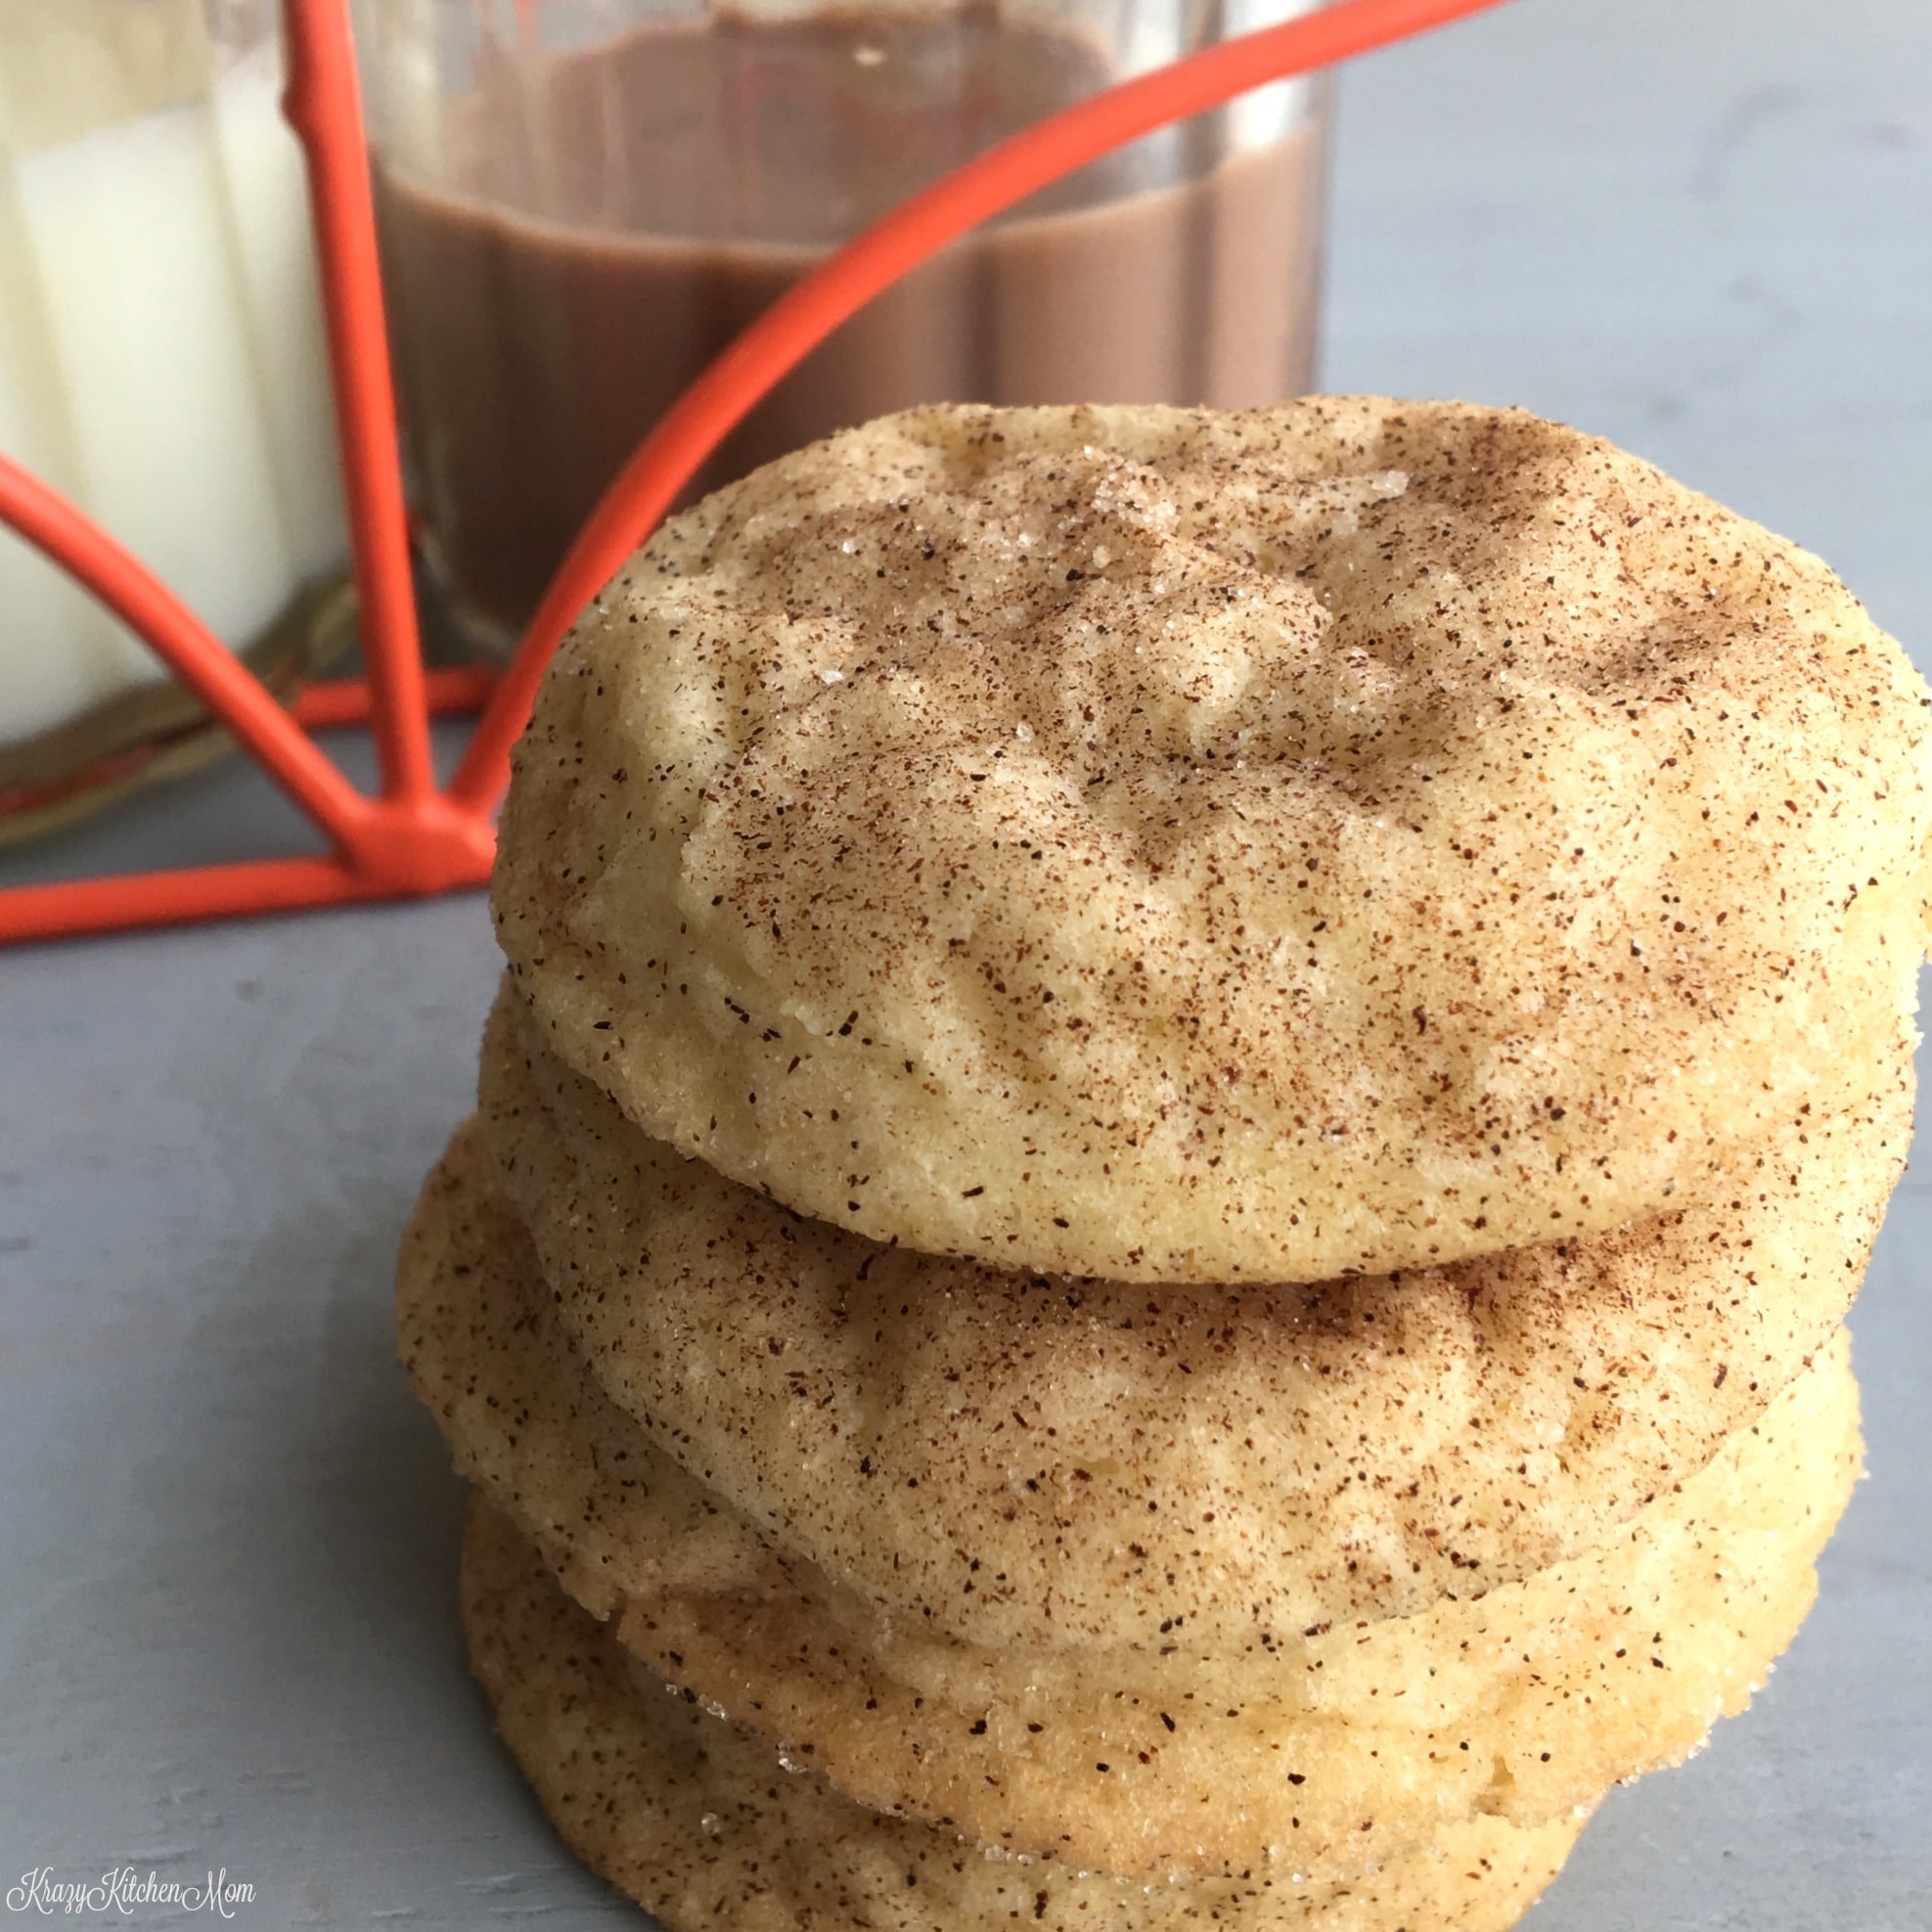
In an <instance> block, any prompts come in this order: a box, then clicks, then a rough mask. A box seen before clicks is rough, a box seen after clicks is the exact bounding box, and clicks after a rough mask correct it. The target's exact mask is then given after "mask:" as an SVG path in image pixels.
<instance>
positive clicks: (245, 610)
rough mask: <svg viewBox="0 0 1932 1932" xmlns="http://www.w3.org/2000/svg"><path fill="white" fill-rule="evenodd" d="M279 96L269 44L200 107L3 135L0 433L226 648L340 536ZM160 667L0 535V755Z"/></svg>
mask: <svg viewBox="0 0 1932 1932" xmlns="http://www.w3.org/2000/svg"><path fill="white" fill-rule="evenodd" d="M5 51H6V50H5V48H4V47H0V58H4V55H5ZM279 88H280V76H279V69H278V64H277V61H276V58H275V55H274V50H273V49H272V48H267V47H263V48H260V49H258V50H256V51H255V52H254V53H252V54H250V55H248V56H247V57H246V58H245V59H243V60H242V61H240V62H238V63H236V64H234V65H232V66H230V67H226V68H225V69H224V70H223V71H222V72H221V73H220V74H219V75H218V76H216V77H215V78H214V79H213V80H212V83H211V85H210V86H209V87H208V88H207V89H205V90H204V91H203V92H202V94H201V96H200V98H195V99H189V100H185V101H179V102H177V103H176V104H175V105H171V106H167V107H162V108H158V109H156V110H154V111H152V112H146V113H142V114H140V115H138V116H136V117H134V118H132V119H125V120H119V121H116V122H113V123H112V124H110V125H107V126H100V127H93V128H90V129H88V130H87V131H86V132H84V133H81V134H79V135H78V136H76V137H75V138H72V139H69V140H65V141H59V142H56V143H53V144H51V145H42V146H36V147H31V148H25V149H23V150H19V151H17V150H15V149H14V148H13V147H12V145H11V144H9V143H8V142H7V140H6V134H7V130H5V129H4V128H0V447H3V448H5V450H6V451H7V453H8V454H9V455H10V456H12V457H13V458H15V460H16V461H18V462H21V463H22V464H23V465H24V466H25V467H26V468H27V469H29V470H31V471H33V472H36V473H37V474H39V475H40V476H42V477H44V478H45V479H46V480H47V481H48V482H49V483H51V484H53V485H54V486H55V487H56V488H57V489H60V490H62V491H63V492H64V493H66V494H67V495H68V496H70V497H71V498H72V499H73V500H74V501H75V502H77V503H78V504H79V506H80V507H81V508H82V509H83V510H86V511H87V512H88V513H89V514H91V515H92V516H94V517H96V518H97V519H98V520H99V521H100V522H101V523H102V524H103V525H104V526H105V527H106V528H107V529H108V530H110V531H111V532H112V534H113V535H114V536H116V537H118V538H119V539H120V540H121V541H122V542H123V543H125V544H126V545H127V546H128V547H129V548H130V549H131V550H133V551H134V552H135V554H136V555H137V556H139V557H140V558H141V559H142V560H143V561H144V562H147V563H148V564H149V565H150V566H151V567H152V568H153V569H154V570H155V571H156V572H157V574H158V575H159V576H160V577H161V578H162V579H163V581H165V582H166V583H167V584H168V585H169V587H170V588H171V589H173V590H174V591H176V592H177V593H178V594H179V595H180V596H181V597H182V598H183V599H185V600H186V602H187V603H188V604H189V605H190V606H191V607H193V608H194V609H195V610H196V611H198V612H199V613H200V615H201V616H202V618H203V619H204V620H205V621H206V622H207V624H208V625H209V626H210V627H211V628H212V629H213V630H214V631H215V633H216V634H217V635H218V636H219V637H221V638H222V639H223V640H224V641H225V642H226V643H227V644H229V645H230V646H231V647H237V648H239V647H241V646H245V645H247V644H248V643H250V642H251V641H252V640H253V639H254V638H256V637H257V636H259V635H260V634H261V633H262V632H263V631H264V630H265V629H266V628H267V627H268V626H269V625H270V624H271V623H273V621H274V620H275V618H276V617H277V616H278V615H279V614H280V613H281V612H282V611H283V610H284V609H285V608H286V607H288V605H289V604H290V602H291V600H292V598H293V597H294V596H295V594H296V593H297V592H298V591H299V590H300V589H301V588H302V587H303V585H305V584H307V583H310V582H313V581H315V580H316V579H317V578H319V577H322V576H325V575H327V574H330V573H332V572H333V571H334V570H335V569H336V568H337V567H338V566H339V564H340V562H341V559H342V556H343V553H344V547H345V545H344V537H343V529H342V513H341V508H340V497H339V484H338V481H337V465H336V449H335V430H334V421H333V417H332V415H331V412H330V404H329V393H328V376H327V367H326V363H325V360H324V357H323V348H322V334H321V324H320V317H319V314H318V310H317V302H316V289H315V269H314V260H313V253H312V249H311V247H310V241H309V229H308V214H307V203H306V199H305V188H304V176H303V172H302V165H301V157H300V150H299V148H298V147H297V145H296V143H295V141H294V137H293V136H292V133H291V132H290V131H289V129H288V127H287V126H286V124H285V123H284V122H283V121H282V119H281V117H280V112H279V107H278V93H279ZM161 675H162V672H161V668H160V666H159V664H158V662H157V659H156V658H155V657H154V655H153V653H152V652H151V651H149V650H148V649H147V648H146V647H145V646H144V645H142V644H140V643H139V642H138V641H136V640H135V639H134V638H132V637H131V636H129V635H127V634H126V633H125V632H124V631H123V630H122V629H121V628H120V627H119V626H118V625H117V624H116V623H114V622H113V621H112V619H110V618H108V617H106V616H105V615H104V614H103V613H102V612H101V610H100V608H99V607H98V606H96V605H95V604H94V603H93V601H92V600H91V599H90V598H89V597H87V595H86V594H85V593H83V592H81V591H79V590H78V589H77V588H76V587H75V586H74V585H72V584H71V583H69V582H67V581H66V580H65V579H64V578H63V577H62V576H61V575H60V574H59V573H58V572H56V571H54V570H53V569H52V568H51V567H50V566H49V565H48V564H47V563H46V562H44V560H42V559H41V558H39V557H38V556H37V554H34V553H32V552H30V551H28V550H27V548H26V546H25V545H24V544H22V542H21V541H20V540H19V539H18V538H15V537H14V536H13V535H12V534H11V533H4V534H0V745H4V744H7V743H15V742H19V741H21V740H22V739H26V738H31V737H33V736H35V735H36V734H38V733H40V732H43V731H45V730H47V729H49V728H50V727H52V726H55V725H58V724H60V723H62V722H64V721H65V720H67V719H69V718H71V717H73V716H75V715H76V714H77V713H79V712H82V711H84V710H86V709H88V708H89V707H90V706H91V705H93V704H95V703H98V702H100V701H101V700H102V699H104V698H107V697H110V696H113V695H114V694H115V693H117V692H120V691H124V690H127V689H129V688H131V687H133V686H135V685H138V684H142V683H146V682H149V681H151V680H153V679H155V678H157V677H159V676H161Z"/></svg>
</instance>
